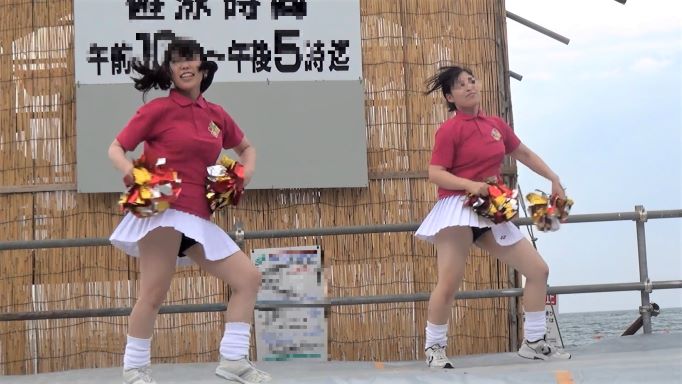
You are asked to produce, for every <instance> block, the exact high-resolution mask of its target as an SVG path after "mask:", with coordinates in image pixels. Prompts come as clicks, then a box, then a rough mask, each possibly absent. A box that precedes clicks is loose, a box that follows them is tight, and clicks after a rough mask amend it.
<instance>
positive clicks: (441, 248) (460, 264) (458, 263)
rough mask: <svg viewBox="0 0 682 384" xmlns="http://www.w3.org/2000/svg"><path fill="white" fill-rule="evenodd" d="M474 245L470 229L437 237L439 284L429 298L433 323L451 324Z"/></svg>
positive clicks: (448, 230) (444, 232)
mask: <svg viewBox="0 0 682 384" xmlns="http://www.w3.org/2000/svg"><path fill="white" fill-rule="evenodd" d="M471 244H472V233H471V228H469V227H449V228H445V229H443V230H441V231H440V232H438V234H437V235H436V251H437V253H438V283H437V284H436V288H435V289H434V290H433V291H432V292H431V297H430V299H429V314H428V321H429V322H430V323H433V324H445V323H447V322H448V318H449V317H450V313H451V309H452V302H453V301H454V299H455V292H457V290H458V289H459V286H460V284H461V283H462V279H463V278H464V267H465V265H466V259H467V256H468V254H469V248H470V247H471Z"/></svg>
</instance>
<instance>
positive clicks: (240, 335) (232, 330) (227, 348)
mask: <svg viewBox="0 0 682 384" xmlns="http://www.w3.org/2000/svg"><path fill="white" fill-rule="evenodd" d="M250 337H251V324H247V323H225V334H224V335H223V339H222V340H220V356H222V357H223V358H225V359H227V360H239V359H241V358H243V357H247V356H248V355H249V338H250Z"/></svg>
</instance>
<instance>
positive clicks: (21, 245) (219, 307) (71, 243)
mask: <svg viewBox="0 0 682 384" xmlns="http://www.w3.org/2000/svg"><path fill="white" fill-rule="evenodd" d="M681 217H682V209H675V210H661V211H649V212H647V211H646V210H645V209H644V207H643V206H641V205H638V206H636V207H635V210H634V211H632V212H614V213H595V214H583V215H572V216H570V217H569V218H568V221H567V222H568V223H590V222H606V221H635V223H636V231H637V255H638V259H639V278H640V281H638V282H627V283H612V284H586V285H569V286H555V287H552V286H550V287H548V291H547V293H549V294H578V293H597V292H618V291H640V294H641V303H642V305H641V306H640V307H639V311H640V313H641V315H642V324H643V328H644V333H645V334H649V333H651V331H652V330H651V314H652V312H654V308H653V307H652V304H651V302H650V298H649V294H650V293H651V292H652V291H653V290H654V289H656V290H660V289H680V288H682V280H668V281H651V280H650V279H649V272H648V267H647V254H646V235H645V231H644V224H645V222H646V221H647V220H653V219H669V218H681ZM514 223H515V224H516V225H519V226H521V225H532V221H531V220H530V219H529V218H521V219H516V220H514ZM418 227H419V224H418V223H410V224H385V225H367V226H351V227H331V228H301V229H286V230H266V231H250V232H246V231H244V230H243V228H240V227H237V228H236V230H235V231H232V232H228V234H229V235H230V237H232V238H233V239H234V240H235V241H237V242H238V243H243V242H244V240H250V239H272V238H284V237H308V236H310V237H318V236H330V235H352V234H369V233H395V232H414V231H415V230H416V229H417V228H418ZM104 245H110V242H109V240H108V239H107V238H84V239H61V240H29V241H5V242H0V250H19V249H42V248H66V247H89V246H104ZM240 245H241V244H240ZM429 295H430V293H429V292H419V293H413V294H401V295H377V296H351V297H339V298H331V299H327V300H318V301H285V300H282V301H262V300H261V301H258V302H257V303H256V309H271V308H281V307H329V306H340V305H358V304H383V303H399V302H416V301H427V300H428V299H429ZM521 295H523V289H522V288H509V289H494V290H477V291H462V292H458V293H457V294H456V295H455V299H479V298H497V297H517V296H521ZM225 309H226V305H225V304H223V303H218V304H187V305H167V306H163V307H161V309H160V311H159V313H190V312H221V311H224V310H225ZM131 310H132V308H130V307H121V308H98V309H74V310H56V311H35V312H10V313H0V321H21V320H40V319H65V318H84V317H105V316H107V317H108V316H127V315H129V314H130V311H131Z"/></svg>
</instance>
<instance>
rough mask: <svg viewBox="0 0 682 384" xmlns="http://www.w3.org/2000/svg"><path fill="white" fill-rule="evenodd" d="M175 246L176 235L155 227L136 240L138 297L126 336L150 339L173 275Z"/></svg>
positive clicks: (176, 248) (176, 241)
mask: <svg viewBox="0 0 682 384" xmlns="http://www.w3.org/2000/svg"><path fill="white" fill-rule="evenodd" d="M179 246H180V232H178V231H176V230H175V229H173V228H167V227H162V228H156V229H154V230H153V231H151V232H149V233H148V234H147V235H146V236H145V237H144V238H142V240H140V242H139V247H140V258H139V262H140V295H139V297H138V298H137V302H136V303H135V307H134V308H133V311H132V313H131V314H130V319H129V324H128V334H129V335H130V336H133V337H136V338H140V339H148V338H150V337H152V333H153V331H154V323H155V322H156V315H157V314H158V313H159V308H160V307H161V304H163V301H164V300H165V299H166V294H167V293H168V289H169V288H170V284H171V280H172V279H173V274H174V273H175V263H176V257H177V254H178V247H179Z"/></svg>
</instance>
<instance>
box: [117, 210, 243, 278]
mask: <svg viewBox="0 0 682 384" xmlns="http://www.w3.org/2000/svg"><path fill="white" fill-rule="evenodd" d="M159 227H172V228H175V229H176V230H177V231H178V232H182V233H183V234H184V235H185V236H187V237H190V238H192V239H194V240H195V241H196V242H197V243H199V244H201V245H202V246H203V248H204V255H205V257H206V259H207V260H220V259H224V258H226V257H228V256H230V255H232V254H234V253H235V252H237V251H239V247H238V246H237V244H236V243H235V242H234V240H232V238H231V237H230V236H228V235H227V233H225V231H223V230H222V229H221V228H220V227H218V226H217V225H215V224H214V223H212V222H210V221H208V220H205V219H202V218H201V217H199V216H196V215H192V214H191V213H187V212H182V211H178V210H175V209H172V208H169V209H166V210H165V211H163V212H161V213H159V214H157V215H154V216H151V217H146V218H138V217H135V215H133V214H131V213H128V214H127V215H125V217H123V220H121V223H120V224H119V225H118V226H117V227H116V229H115V230H114V233H112V234H111V237H109V241H111V244H112V245H114V246H115V247H116V248H119V249H120V250H122V251H123V252H125V253H126V254H128V255H130V256H134V257H139V256H140V250H139V248H138V245H137V242H138V241H139V240H140V239H142V238H143V237H144V236H145V235H146V234H147V233H149V232H150V231H151V230H153V229H155V228H159ZM176 254H177V251H176ZM191 263H192V260H191V259H190V258H189V257H179V256H178V260H177V264H178V265H180V266H182V265H188V264H191Z"/></svg>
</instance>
